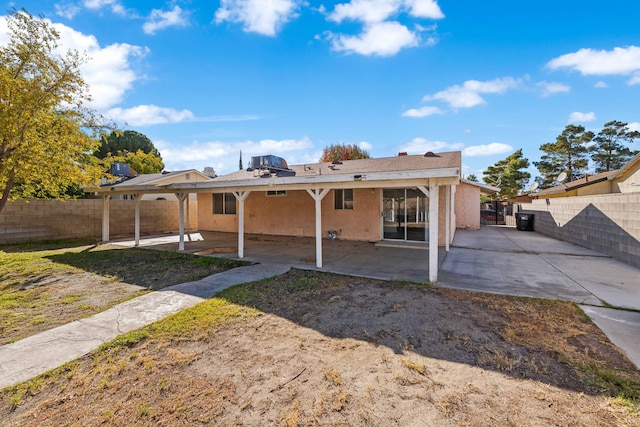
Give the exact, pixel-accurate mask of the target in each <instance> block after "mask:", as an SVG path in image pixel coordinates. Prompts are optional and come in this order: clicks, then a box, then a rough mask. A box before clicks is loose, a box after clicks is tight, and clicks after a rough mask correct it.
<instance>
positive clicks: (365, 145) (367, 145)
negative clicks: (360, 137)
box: [358, 141, 373, 151]
mask: <svg viewBox="0 0 640 427" xmlns="http://www.w3.org/2000/svg"><path fill="white" fill-rule="evenodd" d="M358 147H360V148H362V149H363V150H366V151H369V150H371V149H372V148H373V145H371V143H369V142H367V141H360V143H358Z"/></svg>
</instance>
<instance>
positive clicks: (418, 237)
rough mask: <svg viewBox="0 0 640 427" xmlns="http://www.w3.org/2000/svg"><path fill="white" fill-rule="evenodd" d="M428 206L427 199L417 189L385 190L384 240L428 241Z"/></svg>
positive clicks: (383, 201) (383, 195) (383, 205)
mask: <svg viewBox="0 0 640 427" xmlns="http://www.w3.org/2000/svg"><path fill="white" fill-rule="evenodd" d="M428 206H429V202H428V200H427V197H426V196H425V195H424V193H422V192H421V191H420V190H418V189H416V188H393V189H383V190H382V207H383V212H384V214H383V229H384V230H383V238H384V239H391V240H411V241H419V242H426V241H428V236H429V225H428V222H427V221H428V219H429V214H428V211H427V209H428Z"/></svg>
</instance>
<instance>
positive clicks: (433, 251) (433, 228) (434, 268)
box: [429, 180, 438, 283]
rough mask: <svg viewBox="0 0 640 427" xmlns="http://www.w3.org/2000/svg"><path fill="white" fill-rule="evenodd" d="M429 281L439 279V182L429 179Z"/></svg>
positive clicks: (433, 281)
mask: <svg viewBox="0 0 640 427" xmlns="http://www.w3.org/2000/svg"><path fill="white" fill-rule="evenodd" d="M429 281H430V282H431V283H435V282H437V281H438V184H437V182H436V181H435V180H429Z"/></svg>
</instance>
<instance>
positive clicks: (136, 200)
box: [131, 193, 142, 247]
mask: <svg viewBox="0 0 640 427" xmlns="http://www.w3.org/2000/svg"><path fill="white" fill-rule="evenodd" d="M131 197H132V198H133V202H134V203H135V206H136V214H135V224H136V225H135V241H136V242H135V245H134V246H135V247H138V246H140V199H142V194H140V193H136V194H132V195H131Z"/></svg>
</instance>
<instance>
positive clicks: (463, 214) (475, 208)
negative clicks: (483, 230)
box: [456, 183, 480, 230]
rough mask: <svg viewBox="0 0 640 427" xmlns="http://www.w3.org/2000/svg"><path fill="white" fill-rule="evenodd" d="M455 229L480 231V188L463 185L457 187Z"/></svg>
mask: <svg viewBox="0 0 640 427" xmlns="http://www.w3.org/2000/svg"><path fill="white" fill-rule="evenodd" d="M456 227H458V228H466V229H469V230H479V229H480V187H477V186H475V185H469V184H465V183H461V184H460V185H458V186H457V195H456Z"/></svg>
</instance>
